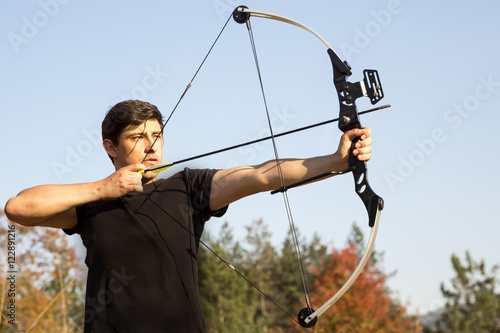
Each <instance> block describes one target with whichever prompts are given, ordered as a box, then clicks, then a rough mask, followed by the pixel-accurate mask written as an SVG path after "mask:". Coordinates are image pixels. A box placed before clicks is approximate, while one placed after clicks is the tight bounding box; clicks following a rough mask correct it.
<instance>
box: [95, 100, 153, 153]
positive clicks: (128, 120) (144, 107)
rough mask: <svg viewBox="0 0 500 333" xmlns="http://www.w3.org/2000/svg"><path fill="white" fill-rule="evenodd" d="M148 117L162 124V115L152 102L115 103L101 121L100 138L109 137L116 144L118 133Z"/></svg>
mask: <svg viewBox="0 0 500 333" xmlns="http://www.w3.org/2000/svg"><path fill="white" fill-rule="evenodd" d="M150 119H156V120H158V122H159V123H160V125H162V124H163V116H162V114H161V112H160V110H158V108H157V107H156V106H154V105H153V104H150V103H148V102H143V101H137V100H128V101H123V102H120V103H117V104H116V105H115V106H113V107H112V108H111V109H109V111H108V113H107V114H106V117H104V120H103V121H102V126H101V129H102V139H103V140H104V139H109V140H111V142H113V144H114V145H115V146H117V145H118V143H119V142H118V139H119V137H120V134H121V133H122V131H123V130H124V129H125V128H127V127H129V126H139V125H141V124H143V123H144V122H146V121H148V120H150ZM110 158H111V156H110ZM111 161H113V159H112V158H111Z"/></svg>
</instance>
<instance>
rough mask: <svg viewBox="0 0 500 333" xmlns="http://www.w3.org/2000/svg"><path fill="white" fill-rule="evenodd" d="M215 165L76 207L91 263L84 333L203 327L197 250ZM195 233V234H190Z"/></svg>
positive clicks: (198, 329) (184, 332)
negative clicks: (141, 190) (112, 198)
mask: <svg viewBox="0 0 500 333" xmlns="http://www.w3.org/2000/svg"><path fill="white" fill-rule="evenodd" d="M215 172H216V170H190V169H184V171H182V172H179V173H177V174H175V175H173V176H172V177H170V178H168V179H160V180H157V181H155V182H153V183H150V184H148V185H145V186H144V191H143V192H142V193H138V192H131V193H129V194H127V195H125V196H123V197H121V198H119V199H116V200H109V201H96V202H91V203H88V204H85V205H83V206H79V207H77V216H78V225H77V227H76V228H75V229H71V230H65V231H66V232H67V233H68V234H72V233H75V232H77V233H79V234H80V235H81V237H82V240H83V244H84V245H85V247H86V248H87V256H86V259H85V262H86V264H87V266H88V268H89V271H88V278H87V295H86V302H85V332H86V333H87V332H96V333H100V332H150V333H154V332H175V333H177V332H178V333H190V332H205V331H206V329H205V323H204V319H203V314H202V310H201V307H200V302H199V297H198V293H199V290H198V263H197V257H196V254H197V250H198V245H199V241H198V239H197V238H196V237H198V238H199V237H201V234H202V232H203V228H204V224H205V222H206V221H207V220H208V219H209V218H210V217H212V216H217V217H220V216H222V215H223V214H224V213H225V210H226V208H225V209H223V210H221V211H218V212H213V211H211V210H210V208H209V197H210V190H211V187H210V186H211V181H212V177H213V175H214V174H215ZM193 235H196V237H194V236H193Z"/></svg>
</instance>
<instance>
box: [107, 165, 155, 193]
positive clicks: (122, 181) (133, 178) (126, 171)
mask: <svg viewBox="0 0 500 333" xmlns="http://www.w3.org/2000/svg"><path fill="white" fill-rule="evenodd" d="M145 169H146V166H145V165H144V164H130V165H127V166H125V167H123V168H121V169H118V170H117V171H115V172H114V173H113V174H111V175H110V176H109V177H107V178H105V179H103V180H101V181H99V182H97V184H98V188H97V191H98V192H99V196H100V197H101V199H102V200H110V199H116V198H119V197H121V196H123V195H125V194H127V193H129V192H142V190H143V187H142V178H143V175H142V174H141V173H139V172H137V171H139V170H145Z"/></svg>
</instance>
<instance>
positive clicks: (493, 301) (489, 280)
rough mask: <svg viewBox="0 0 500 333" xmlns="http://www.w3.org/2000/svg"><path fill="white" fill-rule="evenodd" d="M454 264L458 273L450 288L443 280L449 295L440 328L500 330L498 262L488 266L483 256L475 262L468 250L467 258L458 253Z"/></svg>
mask: <svg viewBox="0 0 500 333" xmlns="http://www.w3.org/2000/svg"><path fill="white" fill-rule="evenodd" d="M451 264H452V266H453V270H454V271H455V274H456V276H455V277H454V278H453V279H452V280H451V288H447V287H446V286H445V285H444V284H441V292H442V294H443V296H444V297H445V298H446V304H445V309H444V313H443V314H442V315H441V318H440V320H439V321H438V323H437V326H438V328H437V332H463V333H469V332H470V333H472V332H500V295H498V294H496V293H495V287H496V281H497V279H496V273H497V270H498V266H495V267H493V268H492V269H491V270H490V271H487V270H486V265H485V263H484V261H483V260H481V261H480V262H476V261H475V260H474V259H472V257H471V255H470V253H469V252H468V251H467V252H465V262H462V261H461V260H460V258H458V257H457V256H456V255H455V254H453V255H452V256H451Z"/></svg>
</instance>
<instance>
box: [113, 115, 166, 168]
mask: <svg viewBox="0 0 500 333" xmlns="http://www.w3.org/2000/svg"><path fill="white" fill-rule="evenodd" d="M155 139H156V142H155ZM153 142H155V144H154V145H153ZM152 145H153V147H151V146H152ZM113 148H114V150H115V156H113V157H114V162H115V168H116V169H117V170H118V169H120V168H122V167H124V166H127V165H129V164H134V163H141V162H142V160H143V158H144V156H146V154H147V157H146V159H145V160H144V162H142V163H143V164H144V165H145V166H146V167H147V168H150V167H152V166H154V165H157V164H160V163H161V161H162V155H163V137H162V135H161V125H160V123H159V122H158V121H157V120H156V119H150V120H148V121H146V122H144V123H143V124H141V125H139V126H137V127H134V126H129V127H127V128H125V129H124V130H123V131H122V133H121V134H120V137H119V140H118V145H117V146H114V145H113ZM145 176H151V175H145ZM154 176H156V174H154Z"/></svg>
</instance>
